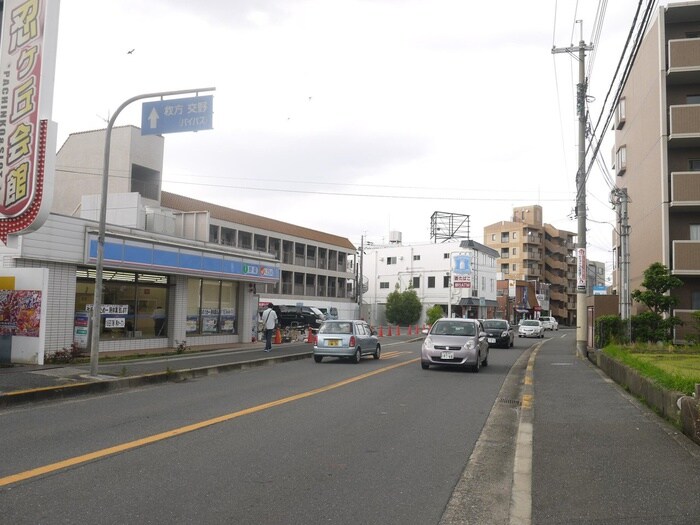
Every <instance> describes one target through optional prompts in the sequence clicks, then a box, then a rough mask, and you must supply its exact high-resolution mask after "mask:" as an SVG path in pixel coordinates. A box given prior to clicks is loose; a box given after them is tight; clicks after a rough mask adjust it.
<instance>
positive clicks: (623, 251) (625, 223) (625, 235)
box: [612, 188, 632, 342]
mask: <svg viewBox="0 0 700 525" xmlns="http://www.w3.org/2000/svg"><path fill="white" fill-rule="evenodd" d="M612 195H613V202H614V204H615V206H616V207H617V223H618V225H619V228H620V231H619V235H620V283H619V287H620V319H622V321H623V326H624V329H625V333H624V335H625V340H626V341H627V342H629V341H630V339H631V337H632V298H631V296H630V226H629V214H628V212H627V204H628V203H629V195H628V194H627V188H615V189H614V190H613V191H612Z"/></svg>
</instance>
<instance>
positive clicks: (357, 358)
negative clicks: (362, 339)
mask: <svg viewBox="0 0 700 525" xmlns="http://www.w3.org/2000/svg"><path fill="white" fill-rule="evenodd" d="M361 360H362V350H360V349H359V348H358V349H357V350H355V355H354V356H353V358H352V362H353V363H355V364H357V363H359V362H360V361H361Z"/></svg>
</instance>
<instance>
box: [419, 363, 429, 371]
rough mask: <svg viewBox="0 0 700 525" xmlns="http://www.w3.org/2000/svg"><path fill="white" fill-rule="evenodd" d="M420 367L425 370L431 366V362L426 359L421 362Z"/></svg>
mask: <svg viewBox="0 0 700 525" xmlns="http://www.w3.org/2000/svg"><path fill="white" fill-rule="evenodd" d="M420 367H421V368H422V369H423V370H427V369H428V368H430V363H426V362H425V361H421V362H420Z"/></svg>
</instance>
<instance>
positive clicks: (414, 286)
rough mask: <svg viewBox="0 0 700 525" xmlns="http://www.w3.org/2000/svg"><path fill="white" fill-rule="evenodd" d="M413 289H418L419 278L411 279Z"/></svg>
mask: <svg viewBox="0 0 700 525" xmlns="http://www.w3.org/2000/svg"><path fill="white" fill-rule="evenodd" d="M413 288H415V289H418V288H420V277H414V278H413Z"/></svg>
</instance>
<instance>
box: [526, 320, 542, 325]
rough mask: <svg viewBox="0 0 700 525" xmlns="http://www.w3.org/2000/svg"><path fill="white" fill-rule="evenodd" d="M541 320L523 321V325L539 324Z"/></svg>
mask: <svg viewBox="0 0 700 525" xmlns="http://www.w3.org/2000/svg"><path fill="white" fill-rule="evenodd" d="M539 324H540V322H539V321H523V326H539Z"/></svg>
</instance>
